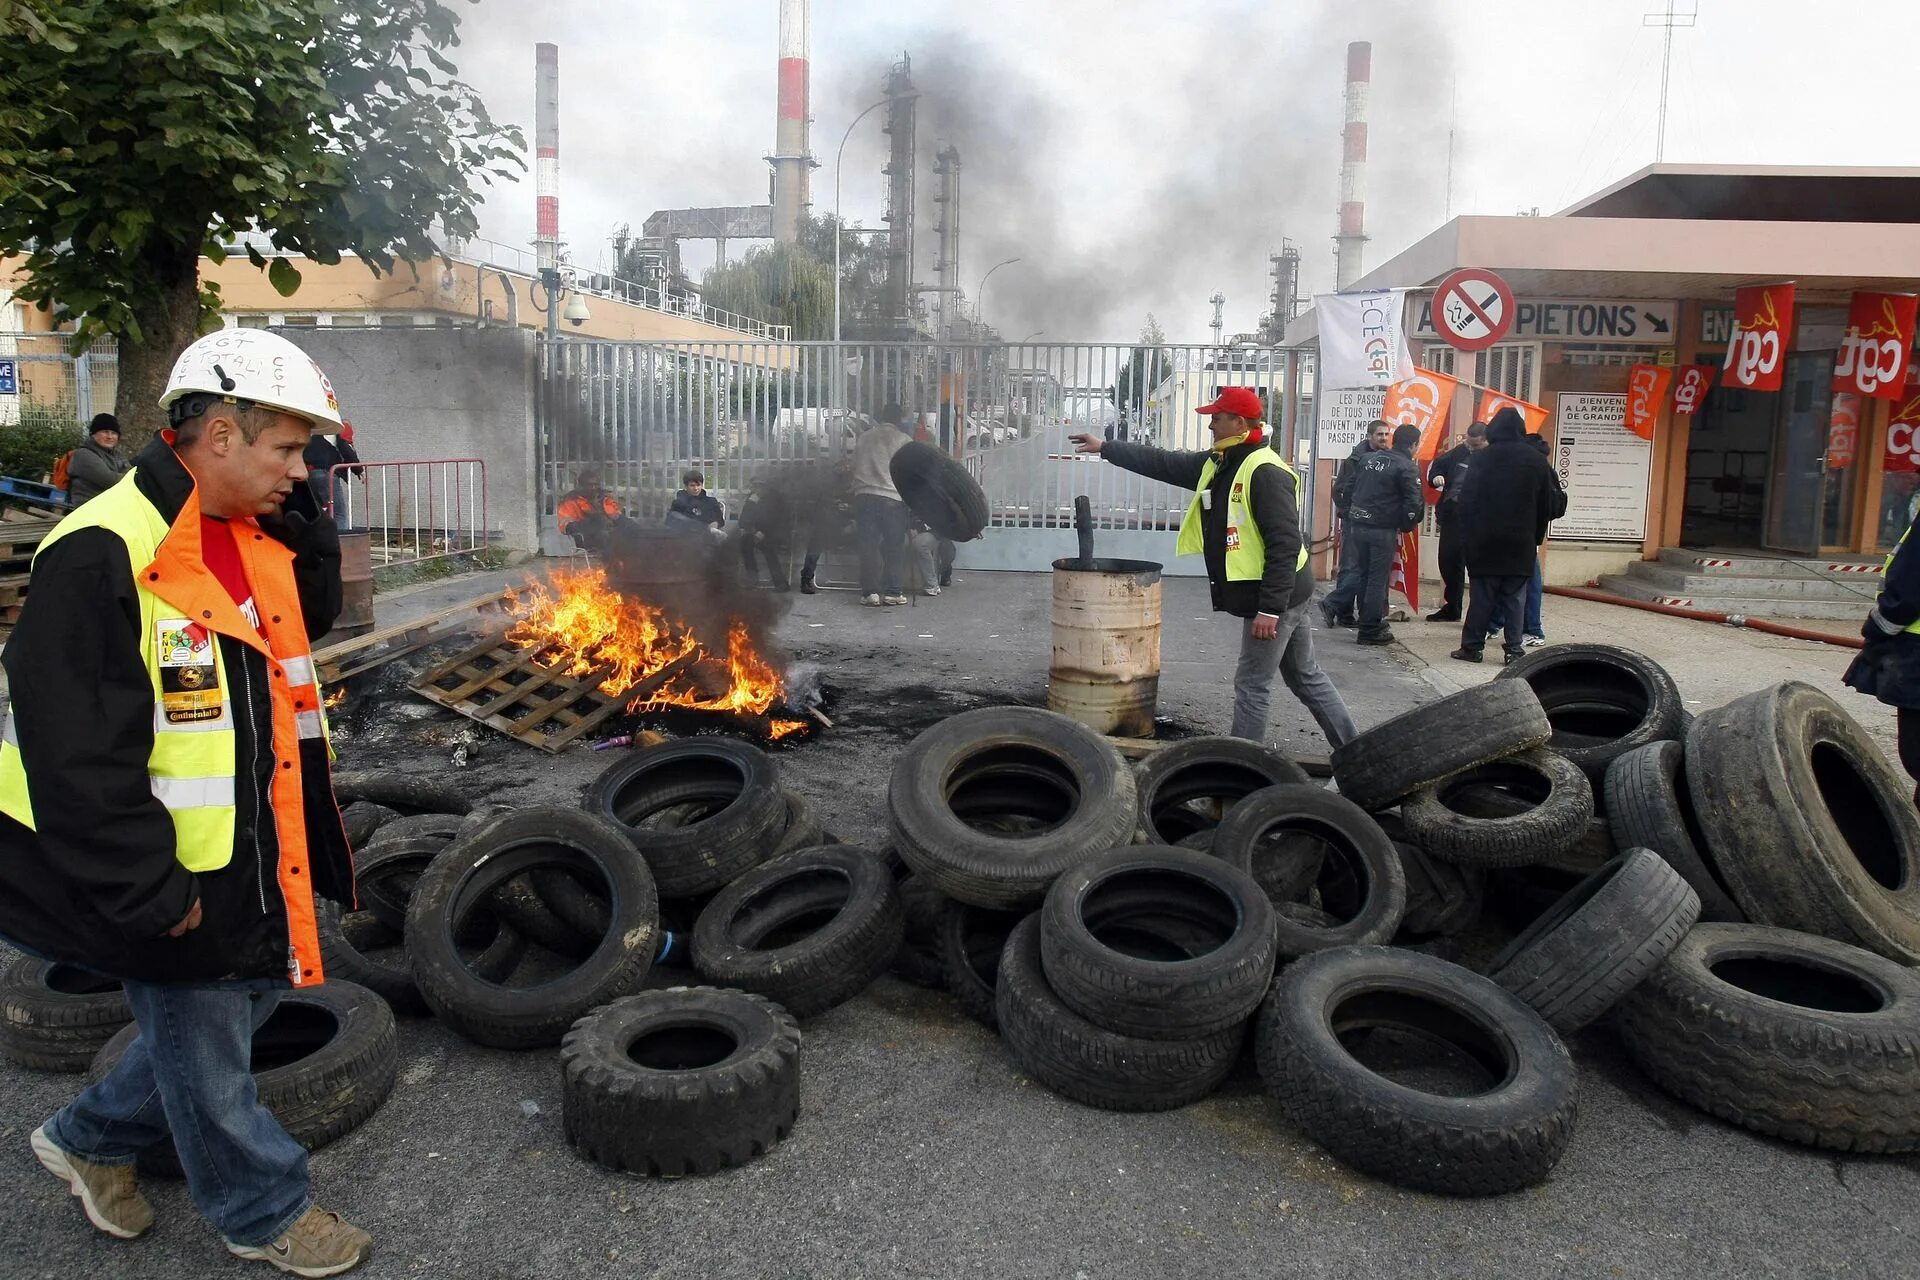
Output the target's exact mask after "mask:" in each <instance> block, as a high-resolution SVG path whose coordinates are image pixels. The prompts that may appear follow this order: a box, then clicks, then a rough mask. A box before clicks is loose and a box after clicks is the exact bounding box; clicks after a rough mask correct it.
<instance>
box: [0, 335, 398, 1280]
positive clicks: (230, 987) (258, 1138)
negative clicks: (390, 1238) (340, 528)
mask: <svg viewBox="0 0 1920 1280" xmlns="http://www.w3.org/2000/svg"><path fill="white" fill-rule="evenodd" d="M160 403H161V406H162V407H163V408H165V409H166V410H167V414H168V421H169V423H170V424H171V426H170V428H169V429H168V431H166V432H165V433H163V434H162V435H161V436H160V437H158V438H156V439H155V440H153V442H152V443H150V444H149V445H148V446H147V448H146V449H145V450H144V451H142V453H141V454H140V456H139V457H138V458H137V459H136V461H135V465H134V469H133V474H132V477H131V480H130V482H128V483H122V484H119V485H116V486H115V487H114V488H112V489H110V490H108V491H107V492H106V493H103V494H101V495H99V496H98V497H96V498H94V499H93V500H92V501H91V502H89V503H87V504H86V505H85V506H83V507H78V508H76V509H75V510H74V511H73V512H72V513H71V514H70V515H68V516H67V517H66V519H64V520H62V521H61V522H60V524H59V525H57V526H56V527H55V528H54V529H53V530H52V531H51V532H50V533H49V534H48V535H47V537H46V539H45V540H44V541H43V542H42V543H41V544H40V549H39V551H38V553H37V554H36V555H35V556H34V563H33V576H32V583H31V585H32V588H33V589H32V591H31V593H30V597H29V599H28V601H27V604H26V607H25V609H24V610H23V611H22V613H21V616H20V621H19V625H18V626H17V628H16V629H15V630H14V633H13V636H12V638H11V639H10V640H9V641H8V643H7V646H6V651H5V655H4V662H5V666H6V672H7V681H8V686H9V705H8V707H7V719H6V723H5V730H4V733H0V935H4V936H5V937H6V938H7V939H8V940H10V941H12V942H14V943H15V944H17V945H19V946H21V947H22V948H23V949H26V950H28V951H30V952H31V953H33V954H36V955H39V956H42V957H44V958H47V959H50V960H54V961H63V962H66V963H68V964H73V965H77V966H81V967H83V968H86V969H89V970H92V971H94V972H98V973H102V974H106V975H109V976H112V977H116V978H119V979H121V986H122V989H123V990H124V992H125V994H126V998H127V1003H128V1005H129V1007H130V1008H131V1009H132V1012H133V1016H134V1020H135V1022H136V1023H137V1024H138V1026H139V1032H140V1033H139V1035H138V1036H137V1037H136V1038H135V1039H134V1040H133V1042H132V1043H131V1044H129V1045H128V1047H127V1049H126V1052H125V1053H124V1054H123V1055H122V1056H121V1057H120V1059H119V1060H118V1062H117V1063H116V1064H115V1065H114V1066H113V1068H112V1069H111V1070H110V1071H109V1072H108V1073H107V1074H106V1075H105V1076H103V1077H102V1078H101V1079H99V1080H98V1081H95V1082H94V1083H92V1084H90V1085H89V1086H88V1087H87V1088H85V1089H84V1090H83V1091H82V1092H81V1093H80V1094H79V1096H78V1097H77V1098H75V1099H74V1100H73V1101H72V1102H71V1103H69V1104H68V1105H67V1106H65V1107H63V1108H62V1109H61V1110H60V1111H59V1112H57V1113H55V1114H54V1115H53V1116H52V1117H50V1118H49V1119H48V1120H47V1121H46V1122H45V1123H44V1124H43V1125H41V1126H40V1127H39V1128H38V1129H36V1130H34V1132H33V1133H32V1135H31V1137H30V1139H29V1141H30V1144H31V1146H32V1149H33V1152H34V1155H35V1156H36V1157H37V1158H38V1160H39V1161H40V1163H41V1164H42V1165H43V1166H44V1167H45V1168H46V1169H47V1170H48V1171H49V1172H51V1173H53V1174H54V1175H55V1176H56V1177H58V1178H59V1179H60V1180H61V1181H62V1182H63V1183H65V1184H66V1186H67V1187H68V1189H69V1190H71V1191H72V1193H73V1194H74V1196H76V1197H77V1198H78V1199H79V1200H80V1204H81V1207H82V1209H83V1210H84V1212H85V1213H86V1216H87V1219H88V1220H89V1221H90V1222H92V1223H93V1225H94V1226H95V1227H97V1228H99V1229H100V1230H101V1231H103V1232H106V1233H107V1234H109V1235H112V1236H115V1237H117V1238H120V1239H130V1238H132V1237H134V1236H137V1235H140V1234H141V1233H142V1232H144V1231H146V1230H147V1228H148V1227H150V1226H151V1225H152V1223H153V1210H152V1208H151V1207H150V1206H149V1205H148V1204H147V1202H146V1201H145V1200H144V1199H143V1198H142V1197H141V1195H140V1191H139V1187H138V1185H137V1183H136V1181H135V1177H134V1160H135V1158H136V1157H137V1156H138V1155H139V1154H140V1153H141V1152H142V1151H144V1150H147V1149H150V1148H154V1147H158V1146H163V1145H164V1146H168V1147H171V1148H172V1149H174V1150H175V1151H177V1152H178V1154H179V1158H180V1163H181V1165H182V1167H183V1168H184V1170H185V1173H186V1179H187V1189H188V1191H189V1193H190V1194H191V1195H192V1197H193V1202H194V1205H195V1207H196V1208H198V1209H199V1210H200V1212H201V1213H203V1214H204V1215H205V1216H206V1217H207V1218H208V1219H210V1220H211V1221H212V1222H213V1224H214V1226H215V1227H216V1228H217V1229H218V1230H219V1232H220V1234H221V1235H222V1236H223V1237H224V1239H225V1242H226V1246H227V1248H228V1250H229V1251H230V1252H232V1253H233V1254H235V1255H236V1256H238V1257H241V1258H246V1259H249V1260H257V1261H263V1262H267V1263H269V1264H270V1265H273V1266H275V1267H278V1268H280V1269H282V1270H287V1271H295V1272H297V1273H298V1274H301V1275H334V1274H337V1273H338V1272H342V1271H345V1270H347V1269H349V1268H350V1267H352V1266H354V1265H356V1264H357V1263H358V1262H359V1261H360V1260H361V1259H362V1258H363V1257H365V1256H366V1253H367V1251H368V1249H369V1248H371V1244H372V1241H371V1239H370V1238H369V1237H368V1236H367V1234H366V1233H365V1232H364V1231H361V1230H359V1229H358V1228H356V1227H353V1226H351V1225H350V1224H348V1223H346V1222H345V1221H343V1220H342V1219H341V1218H339V1217H338V1216H337V1215H335V1214H330V1213H327V1212H324V1211H323V1210H320V1209H318V1208H315V1207H314V1206H313V1204H312V1201H311V1199H310V1191H309V1181H308V1175H307V1156H306V1152H305V1150H304V1149H303V1148H302V1147H301V1145H300V1144H299V1143H298V1142H296V1141H295V1140H294V1139H293V1138H292V1137H291V1136H289V1135H288V1133H287V1131H286V1130H285V1129H284V1128H283V1127H281V1125H280V1123H279V1122H278V1121H277V1120H276V1119H275V1118H274V1116H273V1114H272V1113H271V1112H269V1111H268V1110H267V1109H266V1108H265V1107H264V1106H262V1105H261V1103H260V1100H259V1097H258V1095H257V1093H256V1091H255V1088H254V1083H253V1078H252V1075H251V1071H250V1069H251V1066H252V1058H251V1052H252V1042H253V1034H254V1032H255V1031H257V1030H258V1029H259V1027H260V1026H261V1024H262V1023H264V1022H265V1021H266V1019H267V1018H268V1017H269V1015H271V1013H272V1012H273V1010H274V1007H275V1005H276V1004H277V1003H278V1002H279V999H280V994H281V991H282V990H283V989H284V988H286V987H287V986H289V985H292V986H300V987H309V986H317V985H319V984H320V983H323V982H324V981H325V980H326V977H327V974H326V971H325V967H324V965H323V962H322V957H321V954H320V941H319V932H318V928H317V924H316V918H317V910H316V905H315V899H316V897H321V896H323V897H328V898H332V899H335V900H336V901H340V902H346V903H351V902H352V901H353V865H352V861H351V857H350V854H349V851H348V848H347V838H346V832H345V830H344V829H343V827H342V825H341V821H340V811H339V808H338V806H337V805H336V803H335V800H334V795H333V788H332V785H331V779H330V776H329V766H328V754H329V753H328V748H327V732H326V712H325V709H324V708H323V706H322V704H321V694H320V687H319V684H318V682H317V680H316V677H315V672H314V664H313V657H312V654H311V652H310V650H309V643H310V640H311V638H312V637H314V636H317V635H320V634H321V633H323V632H325V631H326V630H327V628H328V627H329V626H331V625H332V622H333V619H334V616H335V615H336V614H337V613H338V611H339V608H340V592H341V588H340V543H339V537H338V535H337V533H336V531H335V529H334V525H333V521H332V520H330V519H328V518H327V517H326V516H325V515H324V514H322V513H321V512H319V511H318V509H317V508H316V506H315V504H314V502H313V500H312V493H311V490H310V489H309V488H308V487H307V484H306V479H307V466H306V463H305V462H304V461H303V459H302V456H301V455H302V451H303V449H304V448H305V446H306V444H307V441H308V439H309V436H310V433H311V432H312V430H313V429H314V428H315V427H316V426H317V425H323V424H324V425H338V424H339V422H340V410H339V405H338V402H337V400H336V399H335V396H334V393H333V388H332V386H331V385H330V384H329V383H328V382H327V380H326V377H325V375H323V374H322V373H321V372H320V370H319V368H318V366H316V365H315V364H314V363H313V362H312V361H311V360H310V359H309V358H308V357H307V356H306V354H305V353H304V352H302V351H301V350H300V349H299V348H298V347H295V346H294V345H293V344H292V343H291V342H288V341H287V340H286V339H284V338H281V337H280V336H278V335H277V334H271V333H267V332H265V331H261V330H252V329H222V330H216V331H215V332H214V333H211V334H208V335H207V336H205V337H203V338H201V339H199V340H198V341H196V342H194V343H193V344H191V345H190V346H189V347H188V348H187V349H186V351H185V352H183V353H182V354H181V356H180V358H179V360H178V361H177V362H176V363H175V365H174V369H173V372H172V374H171V375H170V376H169V378H168V381H167V388H166V392H165V394H164V395H163V396H162V398H161V402H160Z"/></svg>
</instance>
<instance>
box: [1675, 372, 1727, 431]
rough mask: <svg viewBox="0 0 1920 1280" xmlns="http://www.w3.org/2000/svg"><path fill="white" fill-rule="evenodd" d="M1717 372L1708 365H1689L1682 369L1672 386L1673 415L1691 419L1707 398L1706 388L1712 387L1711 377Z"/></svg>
mask: <svg viewBox="0 0 1920 1280" xmlns="http://www.w3.org/2000/svg"><path fill="white" fill-rule="evenodd" d="M1718 372H1719V370H1717V369H1715V368H1714V367H1713V366H1712V365H1710V364H1690V365H1688V366H1687V367H1686V368H1684V369H1682V370H1681V371H1680V376H1679V378H1677V379H1675V380H1674V384H1673V412H1674V414H1675V415H1676V416H1678V417H1682V418H1691V417H1692V416H1693V415H1694V414H1696V413H1698V412H1700V406H1701V404H1703V403H1704V402H1705V401H1706V398H1707V388H1708V387H1711V386H1712V385H1713V375H1714V374H1715V373H1718Z"/></svg>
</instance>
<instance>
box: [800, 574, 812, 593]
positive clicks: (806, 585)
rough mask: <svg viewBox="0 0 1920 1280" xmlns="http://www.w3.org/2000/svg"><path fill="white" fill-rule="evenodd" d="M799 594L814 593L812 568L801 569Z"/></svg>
mask: <svg viewBox="0 0 1920 1280" xmlns="http://www.w3.org/2000/svg"><path fill="white" fill-rule="evenodd" d="M800 594H801V595H803V596H810V595H813V594H815V588H814V585H813V570H811V569H802V570H801V571H800Z"/></svg>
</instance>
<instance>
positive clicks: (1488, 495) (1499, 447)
mask: <svg viewBox="0 0 1920 1280" xmlns="http://www.w3.org/2000/svg"><path fill="white" fill-rule="evenodd" d="M1559 499H1560V483H1559V479H1558V477H1556V476H1555V475H1554V474H1553V464H1552V463H1550V462H1548V461H1547V459H1546V457H1545V455H1543V454H1542V453H1540V451H1539V450H1537V449H1535V448H1533V447H1532V446H1531V445H1529V444H1528V443H1527V429H1526V425H1525V423H1524V422H1523V421H1522V420H1521V417H1520V413H1519V411H1518V410H1516V409H1511V408H1509V409H1502V410H1501V411H1500V412H1499V413H1496V414H1494V415H1493V421H1492V422H1490V423H1488V424H1487V447H1486V449H1485V450H1483V451H1482V452H1481V453H1480V455H1479V456H1478V457H1476V458H1475V459H1474V460H1473V472H1472V477H1471V479H1469V480H1468V481H1467V485H1466V487H1465V488H1464V489H1463V490H1462V491H1461V494H1460V515H1459V520H1460V532H1461V536H1462V537H1463V538H1464V539H1465V541H1466V551H1467V572H1468V574H1470V575H1471V576H1472V598H1471V600H1470V602H1469V603H1468V606H1467V620H1466V624H1465V626H1463V627H1462V628H1461V633H1460V647H1459V648H1458V649H1455V650H1454V651H1453V656H1454V657H1455V658H1458V659H1460V661H1462V662H1479V661H1480V660H1481V658H1482V651H1483V650H1485V648H1486V646H1487V626H1488V622H1489V620H1490V619H1492V618H1493V617H1494V616H1495V614H1496V612H1497V613H1498V614H1499V616H1501V617H1502V618H1503V619H1504V621H1505V623H1506V643H1505V645H1504V646H1503V647H1504V648H1505V649H1506V655H1507V661H1508V662H1512V661H1514V660H1515V659H1517V658H1519V656H1520V654H1521V652H1522V646H1523V631H1522V627H1523V624H1524V622H1525V619H1526V597H1527V582H1528V581H1529V580H1530V579H1531V578H1532V577H1533V571H1534V567H1535V565H1536V564H1538V562H1539V559H1538V557H1539V552H1540V544H1541V543H1542V542H1544V541H1546V537H1547V525H1548V523H1549V522H1550V521H1552V520H1553V519H1555V518H1556V516H1557V515H1558V514H1559V513H1560V511H1562V510H1564V508H1562V507H1561V506H1560V501H1559Z"/></svg>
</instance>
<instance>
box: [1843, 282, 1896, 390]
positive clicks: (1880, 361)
mask: <svg viewBox="0 0 1920 1280" xmlns="http://www.w3.org/2000/svg"><path fill="white" fill-rule="evenodd" d="M1914 306H1915V297H1914V295H1913V294H1910V293H1904V294H1902V293H1856V294H1854V295H1853V307H1852V309H1851V311H1850V312H1849V313H1848V316H1847V329H1846V334H1845V336H1843V337H1842V338H1841V339H1840V352H1839V355H1838V356H1837V357H1836V358H1835V360H1834V364H1833V390H1834V391H1836V392H1842V393H1851V394H1854V395H1862V396H1871V397H1876V398H1879V399H1884V400H1893V399H1897V398H1898V397H1899V395H1900V391H1899V387H1900V384H1901V382H1902V381H1903V380H1904V379H1905V378H1906V375H1907V364H1908V360H1907V349H1908V348H1909V347H1910V346H1911V345H1912V343H1913V320H1914Z"/></svg>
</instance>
